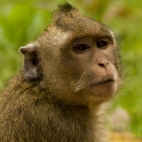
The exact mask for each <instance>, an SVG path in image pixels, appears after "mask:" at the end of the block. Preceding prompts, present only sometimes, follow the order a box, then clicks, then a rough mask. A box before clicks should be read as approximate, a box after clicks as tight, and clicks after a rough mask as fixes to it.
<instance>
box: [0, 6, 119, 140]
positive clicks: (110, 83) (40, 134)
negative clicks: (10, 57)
mask: <svg viewBox="0 0 142 142" xmlns="http://www.w3.org/2000/svg"><path fill="white" fill-rule="evenodd" d="M20 52H21V53H22V54H23V57H24V62H23V67H22V69H21V70H20V71H19V73H18V74H17V75H16V76H15V77H14V78H13V79H12V80H10V81H9V85H8V86H7V88H6V89H5V91H3V93H2V94H1V95H0V142H105V141H106V137H105V134H106V132H105V131H104V128H103V124H102V123H103V120H102V115H101V112H102V113H104V111H105V109H103V108H104V107H103V106H104V104H105V102H108V101H110V100H111V99H112V98H113V97H114V96H115V94H116V92H117V90H118V87H119V84H120V80H121V68H120V60H119V54H118V49H117V45H116V40H115V37H114V34H113V32H112V31H111V30H110V29H109V28H108V27H106V26H105V25H104V24H102V23H100V22H98V21H96V20H93V19H91V18H88V17H85V16H83V15H81V14H80V12H79V11H78V10H77V9H76V8H74V7H73V6H71V5H70V4H64V5H62V6H59V8H58V10H57V11H56V12H55V13H54V14H53V20H52V23H51V24H50V25H49V26H48V27H47V28H46V30H45V31H44V33H43V34H42V35H40V36H39V37H38V38H37V39H36V40H35V41H33V42H31V43H29V44H27V45H26V46H22V47H21V48H20Z"/></svg>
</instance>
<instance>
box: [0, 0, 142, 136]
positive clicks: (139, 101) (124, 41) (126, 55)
mask: <svg viewBox="0 0 142 142" xmlns="http://www.w3.org/2000/svg"><path fill="white" fill-rule="evenodd" d="M63 2H65V0H58V1H55V0H53V1H46V0H41V1H38V0H36V1H34V0H29V1H28V2H25V1H24V0H21V1H20V2H19V1H16V0H13V1H12V2H11V1H8V0H5V1H3V2H2V1H1V2H0V88H4V86H5V84H6V82H7V81H8V80H9V79H10V78H12V77H13V76H14V75H15V74H16V73H17V72H18V70H19V69H20V68H21V64H22V57H21V55H20V53H18V49H19V47H20V46H23V45H25V44H27V43H29V42H31V41H32V40H35V39H36V37H37V36H39V35H40V34H41V33H42V32H43V30H44V29H45V27H46V26H47V25H48V24H49V23H50V22H51V14H50V13H51V12H53V10H54V9H55V8H56V7H57V5H58V4H61V3H63ZM68 2H70V3H71V4H73V5H75V6H76V7H78V8H79V10H80V11H81V12H82V13H83V14H85V15H87V16H89V17H92V18H95V19H96V20H99V21H102V22H103V23H105V24H107V25H109V26H110V27H111V28H112V29H113V30H114V32H115V33H116V37H117V39H118V43H119V48H120V51H121V58H122V64H123V66H124V67H123V68H124V73H125V74H126V76H125V79H124V85H123V87H122V89H121V91H120V92H119V93H118V95H117V97H116V99H115V101H114V103H113V106H114V107H117V106H121V107H123V108H125V109H126V110H127V111H128V112H129V114H130V116H131V122H132V123H131V125H130V128H129V130H130V131H131V132H133V133H134V134H136V135H137V136H139V137H141V134H142V113H141V109H142V87H141V85H142V67H141V64H142V63H141V60H142V49H141V43H142V34H141V33H142V16H141V7H142V3H140V2H139V1H138V0H135V1H132V0H119V1H106V0H95V1H90V3H89V2H88V0H69V1H68Z"/></svg>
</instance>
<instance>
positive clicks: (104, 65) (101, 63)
mask: <svg viewBox="0 0 142 142" xmlns="http://www.w3.org/2000/svg"><path fill="white" fill-rule="evenodd" d="M108 65H109V62H107V61H104V62H100V63H98V66H99V67H101V68H107V66H108Z"/></svg>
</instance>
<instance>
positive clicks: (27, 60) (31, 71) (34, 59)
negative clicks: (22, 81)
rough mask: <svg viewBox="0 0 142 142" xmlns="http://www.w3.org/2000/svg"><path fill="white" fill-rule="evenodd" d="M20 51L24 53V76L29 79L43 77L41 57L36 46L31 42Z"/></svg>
mask: <svg viewBox="0 0 142 142" xmlns="http://www.w3.org/2000/svg"><path fill="white" fill-rule="evenodd" d="M20 52H21V53H23V55H24V76H25V78H27V79H31V80H36V79H41V77H42V69H41V67H40V59H39V56H38V52H37V50H36V46H35V45H34V44H33V43H31V44H28V45H26V46H22V47H21V48H20Z"/></svg>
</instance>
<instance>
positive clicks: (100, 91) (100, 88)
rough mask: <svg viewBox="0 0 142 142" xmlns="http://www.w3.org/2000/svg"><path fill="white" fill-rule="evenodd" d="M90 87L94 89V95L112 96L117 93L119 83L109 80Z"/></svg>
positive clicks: (98, 96) (100, 96)
mask: <svg viewBox="0 0 142 142" xmlns="http://www.w3.org/2000/svg"><path fill="white" fill-rule="evenodd" d="M90 89H92V95H94V96H95V97H97V98H111V97H113V96H114V95H115V93H116V91H117V83H116V82H108V83H104V84H99V85H96V86H94V87H92V88H90Z"/></svg>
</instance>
